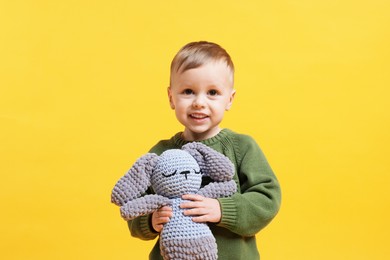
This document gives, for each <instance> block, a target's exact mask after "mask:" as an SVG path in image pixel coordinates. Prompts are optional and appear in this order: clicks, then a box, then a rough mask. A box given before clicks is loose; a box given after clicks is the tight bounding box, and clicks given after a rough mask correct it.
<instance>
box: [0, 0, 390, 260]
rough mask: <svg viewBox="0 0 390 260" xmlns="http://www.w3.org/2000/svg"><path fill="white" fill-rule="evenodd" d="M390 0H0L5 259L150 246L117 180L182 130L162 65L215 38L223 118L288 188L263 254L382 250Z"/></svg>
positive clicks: (377, 255)
mask: <svg viewBox="0 0 390 260" xmlns="http://www.w3.org/2000/svg"><path fill="white" fill-rule="evenodd" d="M389 13H390V2H389V1H387V0H372V1H361V0H360V1H359V0H358V1H356V0H328V1H312V0H302V1H299V0H296V1H293V0H277V1H222V0H221V1H209V0H201V1H170V0H168V1H123V0H118V1H93V0H89V1H79V0H67V1H49V0H47V1H43V0H31V1H28V0H26V1H22V0H13V1H7V0H1V1H0V129H1V130H0V131H1V135H0V172H1V181H0V199H1V203H0V207H1V214H0V258H1V259H146V256H147V254H148V251H149V250H150V248H151V247H152V245H153V244H154V242H145V241H140V240H137V239H134V238H131V237H130V236H129V234H128V231H127V227H126V223H125V222H124V221H123V220H122V219H121V218H120V216H119V212H118V208H117V207H116V206H114V205H112V204H110V192H111V188H112V187H113V185H114V184H115V182H116V181H117V179H118V178H119V177H121V176H122V175H123V174H124V173H125V172H126V171H127V169H128V168H129V167H130V166H131V165H132V163H134V161H135V160H136V159H137V158H138V157H139V156H141V155H142V154H144V153H146V152H147V151H148V149H149V148H150V147H151V146H152V145H153V144H155V143H156V142H157V141H158V140H160V139H163V138H169V137H170V136H171V135H173V134H174V133H176V132H177V131H180V130H182V127H181V126H180V125H179V124H178V123H177V122H176V120H175V116H174V114H173V112H172V111H171V110H170V108H169V105H168V101H167V98H166V87H167V85H168V77H169V64H170V61H171V59H172V57H173V55H174V54H175V53H176V52H177V50H178V49H179V48H180V47H181V46H182V45H184V44H185V43H187V42H189V41H194V40H209V41H215V42H217V43H219V44H221V45H222V46H223V47H225V48H226V49H227V50H228V51H229V53H230V54H231V56H232V58H233V60H234V62H235V65H236V89H237V95H236V100H235V103H234V105H233V108H232V110H231V111H230V112H229V113H228V114H227V116H226V118H225V120H224V123H223V127H228V128H231V129H233V130H235V131H237V132H243V133H247V134H250V135H252V136H253V137H254V138H255V139H256V140H257V141H258V143H259V144H260V146H261V147H262V149H263V150H264V152H265V154H266V156H267V158H268V160H269V162H270V164H271V165H272V167H273V169H274V171H275V172H276V174H277V176H278V178H279V180H280V183H281V185H282V189H283V203H282V208H281V211H280V213H279V215H278V216H277V218H276V219H275V220H274V221H273V222H272V223H271V224H270V225H269V226H268V227H267V228H266V229H265V230H263V231H262V232H260V233H259V234H258V244H259V248H260V250H261V254H262V259H266V260H275V259H278V260H279V259H280V260H285V259H289V260H292V259H297V260H300V259H316V260H321V259H389V257H390V249H389V233H390V228H389V227H390V224H389V220H390V214H389V210H390V208H389V206H390V205H389V185H390V175H389V173H390V171H389V170H390V167H389V166H390V165H389V159H388V157H389V155H390V148H389V146H390V138H389V133H390V116H389V114H390V113H389V112H390V105H389V104H390V102H389V97H390V95H389V94H390V90H389V87H390V77H389V71H390V62H389V58H390V53H389V49H390V48H389V46H390V27H389V25H390V15H389Z"/></svg>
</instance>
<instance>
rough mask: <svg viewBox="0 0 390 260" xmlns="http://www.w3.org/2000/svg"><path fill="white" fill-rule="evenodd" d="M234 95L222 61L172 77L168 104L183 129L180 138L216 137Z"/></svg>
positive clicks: (199, 138) (228, 75)
mask: <svg viewBox="0 0 390 260" xmlns="http://www.w3.org/2000/svg"><path fill="white" fill-rule="evenodd" d="M234 95H235V91H234V89H233V76H232V72H231V71H230V69H229V68H228V67H227V65H226V63H224V62H221V61H217V62H209V63H206V64H204V65H202V66H201V67H199V68H195V69H190V70H187V71H184V72H183V73H174V74H172V76H171V86H170V87H169V88H168V96H169V102H170V104H171V108H172V109H174V110H175V113H176V118H177V119H178V120H179V122H180V123H181V124H182V125H184V127H185V129H184V132H183V135H184V136H183V137H184V139H185V140H187V141H199V140H204V139H207V138H210V137H213V136H215V135H216V134H218V133H219V131H220V128H219V123H220V122H221V121H222V119H223V116H224V113H225V111H226V110H228V109H229V108H230V107H231V105H232V102H233V99H234Z"/></svg>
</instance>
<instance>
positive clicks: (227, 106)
mask: <svg viewBox="0 0 390 260" xmlns="http://www.w3.org/2000/svg"><path fill="white" fill-rule="evenodd" d="M235 95H236V90H235V89H233V90H232V93H231V94H230V97H229V102H228V103H227V105H226V108H225V110H226V111H228V110H229V109H230V108H231V107H232V105H233V100H234V96H235Z"/></svg>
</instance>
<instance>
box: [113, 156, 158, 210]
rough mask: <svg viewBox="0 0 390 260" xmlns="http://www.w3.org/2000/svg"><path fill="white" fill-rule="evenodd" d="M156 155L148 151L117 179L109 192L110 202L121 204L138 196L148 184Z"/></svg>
mask: <svg viewBox="0 0 390 260" xmlns="http://www.w3.org/2000/svg"><path fill="white" fill-rule="evenodd" d="M157 158H158V155H157V154H154V153H148V154H146V155H144V156H142V157H141V158H139V159H138V160H137V161H136V162H135V163H134V165H133V166H132V167H131V168H130V170H129V171H128V172H127V173H126V174H125V175H124V176H123V177H122V178H120V179H119V181H118V182H117V183H116V184H115V186H114V188H113V189H112V193H111V202H112V203H114V204H115V205H118V206H123V205H124V204H125V203H126V202H128V201H131V200H133V199H135V198H138V197H140V196H141V195H142V194H143V193H145V191H146V190H147V189H148V187H149V186H150V174H151V173H152V171H153V168H154V165H155V164H156V161H157Z"/></svg>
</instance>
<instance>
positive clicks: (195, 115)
mask: <svg viewBox="0 0 390 260" xmlns="http://www.w3.org/2000/svg"><path fill="white" fill-rule="evenodd" d="M190 117H191V118H193V119H205V118H207V117H209V116H208V115H206V114H199V113H194V114H190Z"/></svg>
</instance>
